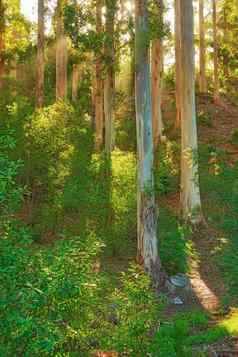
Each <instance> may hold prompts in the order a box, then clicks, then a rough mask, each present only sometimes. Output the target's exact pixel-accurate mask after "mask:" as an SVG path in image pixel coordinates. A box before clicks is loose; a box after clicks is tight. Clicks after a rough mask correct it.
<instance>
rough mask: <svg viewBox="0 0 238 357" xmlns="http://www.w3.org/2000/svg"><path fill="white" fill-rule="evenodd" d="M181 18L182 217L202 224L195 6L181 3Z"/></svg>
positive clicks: (183, 1)
mask: <svg viewBox="0 0 238 357" xmlns="http://www.w3.org/2000/svg"><path fill="white" fill-rule="evenodd" d="M180 18H181V22H180V23H181V60H182V64H183V66H182V67H181V68H182V71H181V118H182V121H181V145H182V152H181V205H182V211H183V216H184V218H185V219H186V220H188V221H191V222H193V223H199V222H200V221H201V199H200V189H199V178H198V158H197V154H198V142H197V124H196V108H195V51H194V22H193V21H194V20H193V3H192V1H191V0H180Z"/></svg>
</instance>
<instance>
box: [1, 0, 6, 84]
mask: <svg viewBox="0 0 238 357" xmlns="http://www.w3.org/2000/svg"><path fill="white" fill-rule="evenodd" d="M4 32H5V7H4V4H3V0H0V89H1V88H2V86H3V75H4V65H5V60H4V48H5V45H4Z"/></svg>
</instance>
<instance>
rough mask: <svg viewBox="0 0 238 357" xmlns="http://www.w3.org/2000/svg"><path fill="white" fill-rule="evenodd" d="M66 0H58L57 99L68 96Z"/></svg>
mask: <svg viewBox="0 0 238 357" xmlns="http://www.w3.org/2000/svg"><path fill="white" fill-rule="evenodd" d="M64 4H65V0H57V9H56V12H57V14H56V19H57V20H56V21H57V23H56V99H63V98H66V97H67V37H66V35H65V32H64V16H63V11H64Z"/></svg>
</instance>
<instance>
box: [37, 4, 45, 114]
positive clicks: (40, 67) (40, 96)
mask: <svg viewBox="0 0 238 357" xmlns="http://www.w3.org/2000/svg"><path fill="white" fill-rule="evenodd" d="M44 13H45V9H44V0H38V40H37V78H36V104H37V107H42V106H43V103H44Z"/></svg>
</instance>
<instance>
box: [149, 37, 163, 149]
mask: <svg viewBox="0 0 238 357" xmlns="http://www.w3.org/2000/svg"><path fill="white" fill-rule="evenodd" d="M151 68H152V128H153V142H154V150H155V151H156V149H157V147H158V143H159V141H162V139H163V138H162V137H163V130H164V125H163V121H162V111H161V97H162V73H163V45H162V41H161V39H156V40H154V41H153V42H152V66H151Z"/></svg>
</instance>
